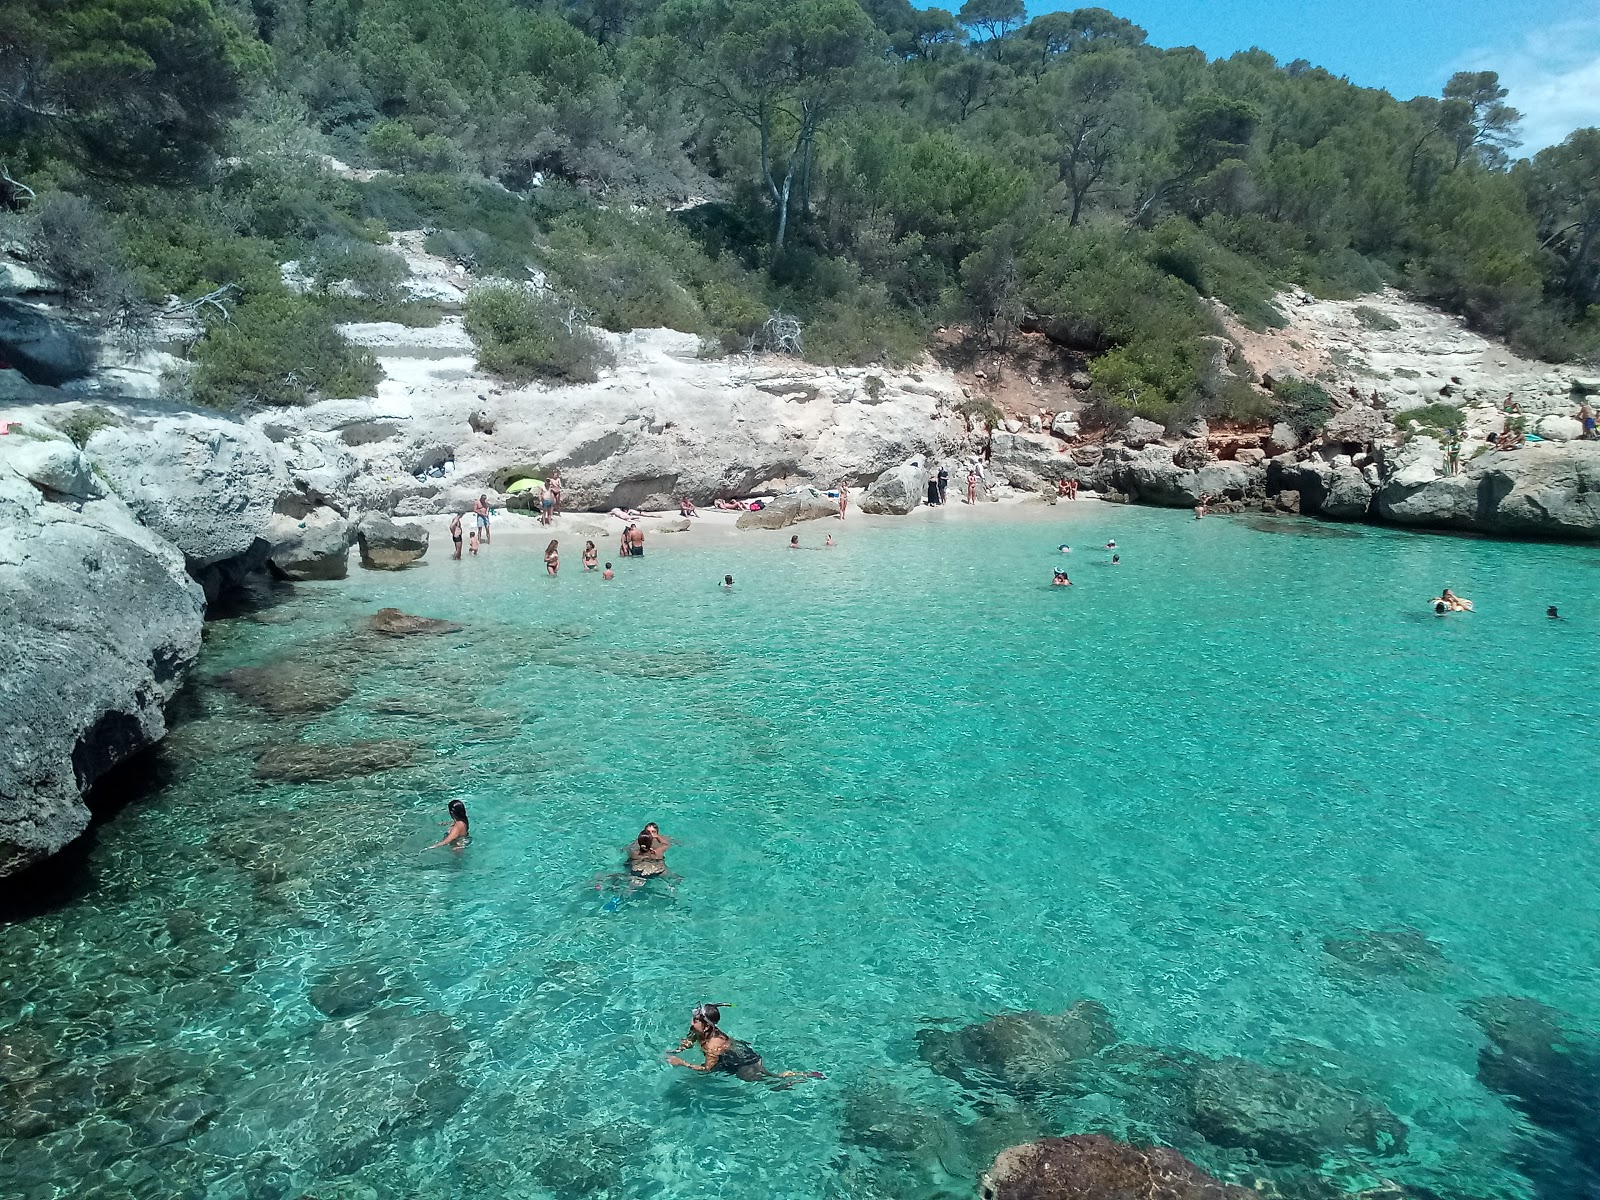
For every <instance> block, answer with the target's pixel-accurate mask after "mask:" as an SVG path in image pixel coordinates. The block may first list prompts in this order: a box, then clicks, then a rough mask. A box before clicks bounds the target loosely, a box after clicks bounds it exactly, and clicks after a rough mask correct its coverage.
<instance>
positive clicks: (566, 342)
mask: <svg viewBox="0 0 1600 1200" xmlns="http://www.w3.org/2000/svg"><path fill="white" fill-rule="evenodd" d="M464 324H465V326H466V330H467V333H468V334H470V335H471V337H472V340H473V341H474V342H476V343H477V346H478V365H479V366H480V367H482V368H483V369H484V370H485V371H489V372H492V373H493V374H495V375H499V376H500V377H501V378H503V379H508V380H511V381H512V382H514V383H527V382H529V381H530V380H534V379H553V380H559V381H562V382H567V383H589V382H592V381H593V380H594V379H596V378H597V377H598V375H599V371H600V368H601V367H603V366H609V365H610V363H611V352H610V351H609V350H608V349H607V348H606V346H604V345H603V344H602V343H601V342H600V340H599V339H598V338H597V337H595V335H594V334H593V333H592V332H590V331H589V330H588V329H587V328H585V326H584V325H583V324H582V322H581V321H580V320H579V319H578V316H577V314H576V313H575V312H574V310H573V309H572V308H571V307H569V306H568V305H566V304H564V303H562V302H561V301H560V300H558V299H556V298H555V297H554V296H552V295H550V294H549V293H548V292H539V293H536V292H533V291H530V290H529V289H527V288H523V287H518V286H515V285H511V284H490V285H488V286H485V287H480V288H475V289H474V290H473V291H472V292H471V293H469V294H468V296H467V308H466V317H465V320H464Z"/></svg>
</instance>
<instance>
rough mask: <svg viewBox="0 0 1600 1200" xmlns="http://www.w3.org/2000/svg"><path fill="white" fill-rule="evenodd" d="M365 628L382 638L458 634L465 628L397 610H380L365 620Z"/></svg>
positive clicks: (435, 618) (450, 622)
mask: <svg viewBox="0 0 1600 1200" xmlns="http://www.w3.org/2000/svg"><path fill="white" fill-rule="evenodd" d="M367 628H368V629H370V630H372V632H373V633H380V634H382V635H383V636H384V637H392V638H402V637H415V636H417V635H418V634H430V633H459V632H461V630H462V629H463V628H465V626H462V625H457V624H456V623H455V622H454V621H445V620H441V619H440V618H438V617H414V616H412V615H411V614H410V613H406V612H401V611H400V610H399V609H398V608H380V609H379V610H378V611H377V612H375V613H373V614H372V616H371V617H369V618H368V619H367Z"/></svg>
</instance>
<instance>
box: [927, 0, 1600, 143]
mask: <svg viewBox="0 0 1600 1200" xmlns="http://www.w3.org/2000/svg"><path fill="white" fill-rule="evenodd" d="M1079 3H1084V4H1090V3H1098V4H1100V6H1101V7H1104V8H1109V9H1111V11H1112V12H1115V13H1116V14H1117V15H1118V16H1122V17H1127V18H1128V19H1129V20H1131V21H1133V22H1135V23H1136V24H1138V25H1142V26H1143V27H1144V28H1145V29H1147V30H1149V32H1150V40H1151V41H1152V42H1154V43H1155V44H1156V45H1158V46H1198V47H1199V48H1200V49H1202V50H1204V51H1205V52H1206V53H1207V54H1208V55H1211V56H1213V57H1217V56H1225V55H1228V54H1231V53H1233V52H1234V51H1235V50H1245V49H1248V48H1249V47H1251V46H1260V47H1261V48H1262V49H1263V50H1266V51H1268V52H1269V53H1271V54H1273V55H1275V56H1276V57H1277V58H1278V60H1279V61H1280V62H1290V61H1292V60H1293V59H1296V58H1305V59H1309V60H1310V61H1311V62H1312V63H1314V64H1316V65H1317V66H1320V67H1326V68H1327V69H1328V70H1330V71H1332V72H1333V73H1334V74H1336V75H1347V76H1349V77H1350V79H1351V81H1352V82H1354V83H1359V84H1363V85H1365V86H1368V87H1383V88H1388V89H1389V90H1390V91H1391V92H1393V93H1394V94H1395V95H1396V96H1398V97H1399V98H1400V99H1402V100H1404V99H1408V98H1410V97H1411V96H1415V95H1418V94H1427V95H1437V94H1438V92H1439V89H1440V88H1442V87H1443V86H1444V82H1445V80H1446V79H1448V78H1449V77H1450V75H1451V73H1452V72H1455V71H1460V70H1485V69H1487V70H1497V71H1499V72H1500V76H1501V80H1502V82H1503V83H1504V84H1505V85H1506V86H1507V87H1509V88H1510V89H1511V96H1510V103H1511V104H1513V105H1514V106H1516V107H1517V108H1519V109H1521V110H1522V112H1523V113H1524V114H1525V120H1524V124H1523V138H1524V142H1525V145H1524V147H1523V150H1522V152H1523V153H1530V152H1531V151H1533V150H1537V149H1539V148H1540V147H1542V146H1546V145H1550V144H1551V143H1553V142H1558V141H1560V140H1561V139H1562V138H1563V137H1565V136H1566V135H1567V134H1568V133H1570V132H1571V131H1572V130H1573V129H1576V128H1578V127H1580V126H1583V125H1600V3H1596V0H1586V2H1579V0H1449V2H1443V0H1339V2H1337V3H1321V4H1316V3H1305V2H1303V0H1228V2H1227V3H1220V4H1219V3H1210V4H1202V3H1196V2H1195V0H1079ZM1079 3H1072V2H1068V3H1056V4H1052V3H1040V2H1039V0H1029V3H1028V11H1029V12H1030V13H1039V12H1048V11H1050V10H1052V9H1057V8H1076V7H1079ZM950 7H951V8H952V9H955V8H959V7H960V4H959V2H957V3H953V4H951V5H950Z"/></svg>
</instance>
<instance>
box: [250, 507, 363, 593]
mask: <svg viewBox="0 0 1600 1200" xmlns="http://www.w3.org/2000/svg"><path fill="white" fill-rule="evenodd" d="M265 536H266V539H267V541H268V543H269V549H268V551H267V562H268V563H269V564H270V565H271V567H272V570H273V571H274V572H275V573H276V574H278V575H281V576H282V577H283V578H285V579H291V580H295V581H297V582H303V581H305V580H311V579H343V578H344V577H345V576H346V575H348V574H349V573H350V543H351V542H352V541H354V540H355V532H354V530H353V529H351V527H350V522H349V521H348V520H346V519H345V518H344V517H343V516H341V515H340V514H339V513H337V512H335V511H334V510H333V509H331V508H322V507H319V508H314V509H312V510H311V511H310V512H308V513H306V514H305V515H304V516H303V517H299V518H296V517H293V516H286V515H284V514H282V513H278V514H275V515H274V516H273V517H272V519H271V521H270V522H268V524H267V528H266V533H265Z"/></svg>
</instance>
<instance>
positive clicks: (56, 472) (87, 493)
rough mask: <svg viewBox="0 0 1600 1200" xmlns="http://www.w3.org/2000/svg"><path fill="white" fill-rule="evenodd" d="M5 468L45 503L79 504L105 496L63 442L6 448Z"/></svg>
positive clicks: (22, 443) (80, 458) (80, 457)
mask: <svg viewBox="0 0 1600 1200" xmlns="http://www.w3.org/2000/svg"><path fill="white" fill-rule="evenodd" d="M6 450H7V454H6V458H5V464H6V466H7V467H8V468H9V469H10V470H12V471H14V472H15V473H16V474H18V475H20V476H22V478H24V479H26V480H27V481H28V482H29V483H31V484H33V486H34V487H36V488H38V489H39V490H40V491H41V492H42V493H43V494H44V496H45V498H46V499H47V500H58V501H63V502H65V503H77V504H81V503H83V502H84V501H85V500H95V499H98V498H100V497H101V496H104V495H105V489H104V488H103V487H101V485H100V481H99V480H98V479H96V478H95V475H94V469H93V468H92V467H91V466H90V464H89V460H88V459H87V458H85V457H84V456H83V452H82V451H80V450H79V449H78V448H77V447H76V446H74V445H73V444H72V443H71V442H69V441H67V440H66V439H65V438H63V439H61V440H60V441H34V440H32V439H28V440H24V439H22V438H17V439H16V441H15V442H14V443H7V444H6Z"/></svg>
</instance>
